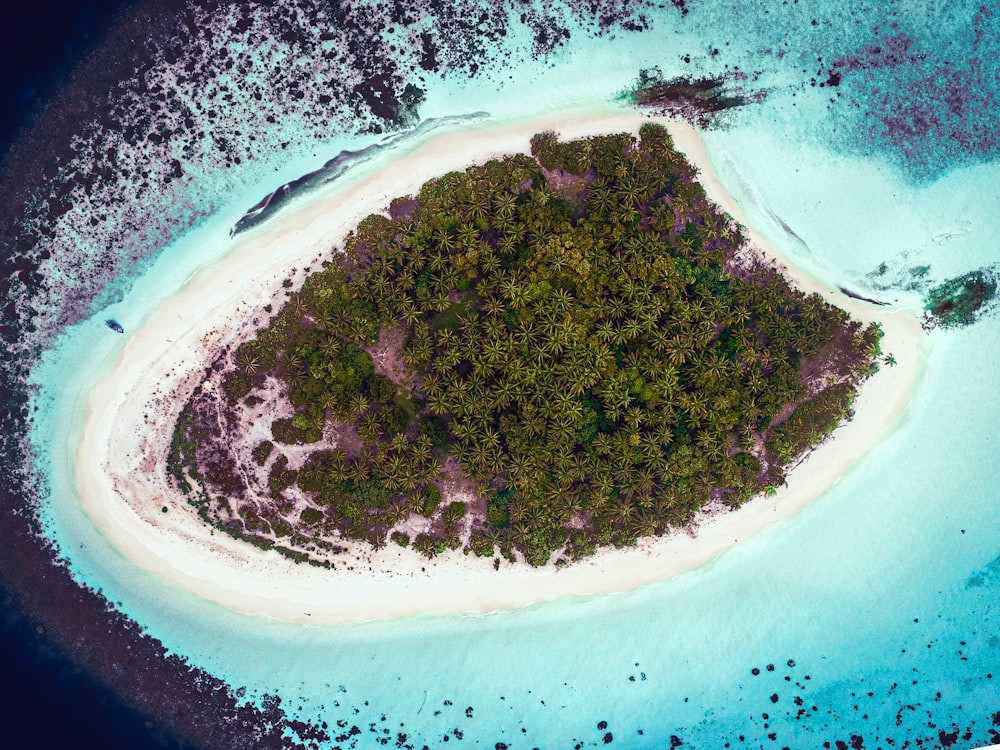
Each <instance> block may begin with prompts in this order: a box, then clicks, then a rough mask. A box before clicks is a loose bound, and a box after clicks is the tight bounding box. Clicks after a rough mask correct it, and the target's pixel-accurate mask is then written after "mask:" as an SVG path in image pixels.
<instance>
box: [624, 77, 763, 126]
mask: <svg viewBox="0 0 1000 750" xmlns="http://www.w3.org/2000/svg"><path fill="white" fill-rule="evenodd" d="M734 77H735V76H733V75H729V76H723V77H701V78H695V77H676V78H669V79H668V78H665V77H664V75H663V72H662V71H661V70H660V69H659V68H650V69H643V70H641V71H640V72H639V78H638V80H637V81H636V83H635V85H634V87H633V88H632V89H631V90H630V91H627V92H626V93H625V94H624V96H625V97H627V98H630V99H631V100H632V101H633V102H634V103H635V104H636V105H637V106H638V107H639V108H641V109H645V110H649V111H651V112H656V113H657V114H662V115H670V116H672V117H679V118H682V119H684V120H687V121H688V122H690V123H692V124H694V125H697V126H699V127H702V128H707V127H709V126H711V125H713V124H714V123H715V122H716V119H717V117H718V115H719V113H720V112H724V111H725V110H728V109H732V108H734V107H743V106H746V105H747V104H750V103H752V102H754V101H761V100H762V99H763V97H764V94H763V93H757V94H753V95H750V94H747V93H744V92H743V91H742V89H741V88H740V87H738V86H734V85H733V78H734Z"/></svg>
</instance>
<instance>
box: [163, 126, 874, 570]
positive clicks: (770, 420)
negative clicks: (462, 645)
mask: <svg viewBox="0 0 1000 750" xmlns="http://www.w3.org/2000/svg"><path fill="white" fill-rule="evenodd" d="M531 146H532V154H531V156H528V155H525V154H520V155H513V156H508V157H505V158H503V159H496V160H492V161H490V162H488V163H486V164H485V165H482V166H477V167H471V168H469V169H468V170H466V171H465V172H461V173H459V172H453V173H449V174H447V175H444V176H443V177H440V178H437V179H433V180H431V181H429V182H427V183H426V184H425V185H424V186H423V188H422V189H421V190H420V191H419V193H417V194H416V195H415V196H412V197H402V198H398V199H396V200H394V201H393V202H392V203H391V205H390V207H389V211H388V216H384V215H380V214H373V215H371V216H369V217H367V218H366V219H364V220H363V221H362V222H361V223H360V224H359V225H358V226H357V228H356V230H355V231H354V232H353V233H352V234H350V235H349V236H348V238H347V240H346V242H345V245H344V248H343V252H334V253H332V254H331V255H330V257H329V258H327V259H326V260H324V261H323V268H322V269H320V270H316V271H314V272H313V273H311V274H310V275H309V276H308V277H307V278H306V280H305V283H304V284H303V286H302V288H301V289H299V290H297V291H292V288H293V286H294V285H293V283H292V281H291V280H288V281H287V282H286V284H287V287H288V288H287V291H286V303H285V304H284V305H283V306H282V307H281V308H280V309H268V310H266V312H267V313H269V314H270V318H269V320H268V322H267V324H266V325H265V326H264V327H263V328H262V329H260V330H258V331H257V332H256V333H255V335H254V336H253V338H251V339H249V340H246V341H244V342H242V343H240V344H239V345H236V346H232V347H229V348H225V349H223V350H222V351H221V352H220V353H219V354H218V356H217V358H216V359H215V361H214V362H212V364H211V366H210V367H209V368H208V371H207V372H206V375H205V378H204V382H203V383H202V384H201V385H199V386H197V387H196V388H194V390H193V392H192V394H191V396H190V398H189V400H188V401H187V403H186V404H185V405H184V407H183V409H182V410H181V412H180V416H179V418H178V419H177V422H176V427H175V429H174V435H173V441H172V445H171V449H170V455H169V459H168V469H169V472H170V475H171V476H172V478H173V481H174V482H175V484H176V486H177V487H178V488H179V489H180V490H181V491H182V492H183V493H184V495H185V497H186V499H187V502H188V503H189V504H191V505H192V506H194V507H195V508H196V509H197V512H198V514H199V515H200V516H201V518H202V519H203V520H204V521H206V522H207V523H209V524H211V525H212V526H213V527H214V528H216V529H218V530H221V531H224V532H226V533H228V534H230V535H232V536H235V537H238V538H242V539H245V540H248V541H250V542H251V543H253V544H255V545H256V546H258V547H263V548H266V549H274V550H277V551H279V552H282V553H283V554H285V555H287V556H290V557H292V558H293V559H296V560H301V561H309V562H315V563H318V564H323V565H327V566H329V565H335V564H336V559H337V554H338V552H339V551H341V550H342V549H343V547H342V545H343V544H345V543H346V542H347V541H349V540H354V541H357V540H366V541H367V542H369V543H370V544H371V545H372V546H373V547H375V548H380V547H383V546H385V545H386V544H398V545H400V546H403V547H406V546H412V547H413V548H415V549H417V550H419V551H420V552H421V553H423V554H424V555H427V556H428V557H430V556H433V555H436V554H438V553H441V552H443V551H445V550H447V549H465V550H467V551H470V552H473V553H475V554H476V555H479V556H482V557H493V558H494V564H495V565H499V564H500V558H501V556H502V557H505V558H507V559H508V560H511V561H520V560H523V561H525V562H527V563H529V564H531V565H535V566H537V565H544V564H546V563H550V562H555V563H557V564H558V563H561V562H569V561H572V560H576V559H580V558H583V557H586V556H588V555H590V554H592V553H593V552H594V551H595V550H597V549H598V548H600V547H605V546H615V547H624V546H629V545H631V544H633V543H635V541H636V540H637V539H639V538H640V537H647V536H654V535H660V534H664V533H666V532H668V531H669V530H670V529H672V528H678V527H683V526H684V525H685V524H687V523H688V522H689V521H690V520H691V519H692V517H693V516H694V514H695V513H697V512H698V511H699V510H700V509H702V508H703V507H705V506H706V505H707V504H713V505H719V504H723V505H725V506H728V507H732V508H736V507H739V506H740V505H742V504H743V503H745V502H746V501H747V500H749V499H750V498H751V497H753V496H754V495H756V494H758V493H761V492H765V493H766V492H768V491H769V490H770V489H771V488H774V487H776V486H778V485H780V484H781V483H782V482H783V480H784V477H785V473H786V471H788V470H789V468H790V466H792V465H793V464H794V463H795V462H796V461H797V460H799V459H800V457H801V456H803V455H804V454H805V453H807V452H808V451H809V450H810V449H811V448H813V447H814V446H815V445H817V444H818V443H819V442H821V441H822V440H823V439H824V437H825V436H826V435H827V434H829V433H830V432H831V431H832V430H833V429H834V428H836V427H837V425H838V424H840V423H841V422H842V421H843V420H844V419H846V418H849V416H850V415H851V407H852V403H853V400H854V397H855V395H856V392H857V389H858V386H859V385H860V383H861V382H862V381H863V380H864V379H865V378H867V377H868V376H870V375H871V374H873V373H874V372H875V371H876V370H877V368H878V361H879V355H880V348H879V342H880V338H881V330H880V328H879V326H878V325H876V324H870V325H868V326H863V325H862V324H861V323H859V322H857V321H855V320H852V319H851V318H850V317H849V316H848V315H847V313H845V312H844V311H842V310H840V309H838V308H836V307H834V306H832V305H830V304H828V303H827V302H825V301H824V300H823V299H822V298H821V297H820V296H818V295H816V294H806V293H804V292H801V291H798V290H796V289H794V288H792V287H791V286H789V284H788V282H787V281H786V280H785V278H784V277H783V276H782V275H781V273H779V272H778V270H777V269H775V268H774V267H773V266H772V265H769V264H768V263H766V262H765V261H764V259H762V258H761V257H759V256H758V255H756V254H755V253H754V252H753V251H752V250H751V249H750V248H749V246H748V244H747V242H746V240H745V238H744V235H743V231H742V229H741V228H740V227H739V226H738V225H737V224H736V223H735V222H734V221H733V220H732V219H731V218H729V217H728V216H727V215H726V214H724V213H722V212H721V211H720V210H719V209H718V208H717V207H716V206H715V205H714V204H713V203H712V202H711V201H709V199H708V198H707V197H706V195H705V192H704V190H703V189H702V187H701V186H700V185H699V183H698V182H697V180H696V174H697V173H696V170H695V168H694V167H692V166H691V165H690V164H689V163H688V162H687V161H686V160H685V158H684V157H683V155H682V154H681V153H680V152H678V151H677V150H676V149H675V148H674V145H673V141H672V139H671V136H670V135H669V133H668V131H667V130H666V129H665V128H663V127H662V126H659V125H655V124H651V123H647V124H645V125H643V126H642V128H641V129H640V131H639V137H638V138H636V137H635V136H633V135H631V134H627V133H623V134H618V135H610V136H594V137H590V138H585V139H582V140H578V141H572V142H568V143H561V142H559V141H558V140H557V138H556V136H555V135H554V134H552V133H550V132H545V133H540V134H538V135H536V136H535V137H534V138H533V139H532V141H531ZM163 510H164V512H167V510H168V509H167V507H166V506H164V508H163Z"/></svg>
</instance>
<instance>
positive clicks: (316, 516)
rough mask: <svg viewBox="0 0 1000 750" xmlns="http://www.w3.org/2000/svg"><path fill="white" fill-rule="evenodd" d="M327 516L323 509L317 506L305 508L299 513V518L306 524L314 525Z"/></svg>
mask: <svg viewBox="0 0 1000 750" xmlns="http://www.w3.org/2000/svg"><path fill="white" fill-rule="evenodd" d="M324 518H325V516H324V514H323V511H321V510H318V509H316V508H305V509H304V510H303V511H302V512H301V513H300V514H299V520H300V521H302V523H304V524H308V525H309V526H314V525H315V524H317V523H319V522H320V521H322V520H323V519H324Z"/></svg>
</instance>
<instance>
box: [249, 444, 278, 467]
mask: <svg viewBox="0 0 1000 750" xmlns="http://www.w3.org/2000/svg"><path fill="white" fill-rule="evenodd" d="M273 449H274V443H272V442H271V441H270V440H261V441H260V442H259V443H257V445H255V446H254V449H253V451H252V452H251V453H250V456H251V458H253V461H254V463H255V464H257V465H258V466H263V465H264V464H265V463H267V457H268V456H270V455H271V451H272V450H273Z"/></svg>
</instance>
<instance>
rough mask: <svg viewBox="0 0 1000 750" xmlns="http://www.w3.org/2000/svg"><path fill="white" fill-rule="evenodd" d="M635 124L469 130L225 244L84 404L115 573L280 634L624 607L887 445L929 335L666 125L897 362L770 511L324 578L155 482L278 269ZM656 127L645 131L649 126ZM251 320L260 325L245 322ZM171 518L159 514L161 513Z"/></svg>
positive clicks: (392, 559) (388, 560)
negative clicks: (574, 607)
mask: <svg viewBox="0 0 1000 750" xmlns="http://www.w3.org/2000/svg"><path fill="white" fill-rule="evenodd" d="M650 119H651V118H648V117H646V116H644V115H641V114H638V113H633V112H624V111H620V112H608V113H603V114H602V113H593V112H590V113H588V112H567V113H558V114H552V115H547V116H545V117H541V118H535V119H529V120H523V121H517V122H511V123H501V122H493V123H487V124H485V125H483V124H479V125H476V126H474V127H471V128H466V129H463V130H461V131H457V132H451V133H444V134H437V135H431V136H430V137H429V138H427V139H425V140H424V141H423V142H422V143H420V144H419V145H418V146H416V147H415V148H413V147H406V149H405V152H404V153H400V154H396V155H393V156H394V157H395V158H391V160H390V159H389V158H380V159H378V160H376V161H375V162H373V163H372V164H371V165H365V166H364V167H363V169H364V172H363V174H364V175H365V176H364V177H363V178H362V179H356V178H355V179H353V180H351V178H350V177H348V179H349V180H350V181H349V182H347V183H345V184H344V185H343V186H341V187H339V188H336V189H335V190H330V191H327V192H326V193H317V194H316V196H315V197H313V198H310V199H306V200H303V201H302V203H301V207H299V208H297V209H295V210H291V209H290V210H287V211H285V212H284V213H281V214H279V215H277V216H276V217H274V218H273V219H271V220H270V221H269V222H267V223H266V224H264V225H262V226H261V227H259V228H257V229H255V230H252V231H250V232H248V233H246V234H245V235H240V236H238V237H237V238H236V239H234V240H233V241H232V248H231V250H230V251H229V252H228V253H227V254H226V255H225V256H224V257H223V258H222V259H221V260H220V261H219V262H217V263H215V264H213V265H211V266H208V267H206V268H204V269H202V270H201V271H199V272H198V273H197V274H196V275H195V276H194V277H192V278H191V279H190V280H188V281H187V283H186V284H185V285H184V287H183V288H182V289H181V290H180V291H179V292H178V293H177V294H175V295H174V296H172V297H170V298H169V299H167V300H166V301H165V302H164V303H163V304H162V306H161V307H160V308H159V309H157V310H155V311H151V313H150V314H149V315H148V317H147V322H146V323H145V324H144V325H143V326H142V327H141V328H139V329H137V330H135V331H134V332H130V333H129V334H128V341H127V344H126V346H125V347H124V351H123V352H122V354H121V356H120V358H119V359H118V361H117V362H115V363H113V365H112V366H111V367H110V369H109V371H108V372H107V373H106V375H105V376H104V377H103V378H102V379H101V380H100V381H99V382H98V383H97V384H96V386H95V387H94V388H93V389H92V391H91V392H90V393H89V394H88V407H87V412H86V417H85V422H84V424H83V428H82V432H81V437H80V442H79V446H78V448H77V450H76V483H77V491H78V495H79V501H80V503H81V504H82V507H83V509H84V511H85V512H86V514H87V516H88V517H89V518H90V519H91V521H92V522H93V523H94V524H95V526H96V527H97V528H98V530H99V531H100V533H101V534H102V535H103V536H104V537H105V538H106V539H107V540H108V541H109V543H110V544H111V545H112V546H114V547H115V548H116V549H117V550H119V551H120V553H121V554H122V555H124V556H125V557H126V558H128V559H129V560H131V561H132V562H133V563H135V564H136V565H138V566H140V567H142V568H144V569H146V570H148V571H149V572H151V573H152V574H154V575H156V576H158V577H160V578H163V579H165V580H166V581H169V582H170V583H173V584H175V585H177V586H179V587H183V588H185V589H188V590H190V591H191V592H192V593H194V594H195V595H197V596H199V597H202V598H204V599H207V600H210V601H212V602H215V603H217V604H219V605H222V606H224V607H227V608H229V609H232V610H235V611H238V612H242V613H247V614H252V615H260V616H263V617H268V618H274V619H277V620H283V621H289V622H309V623H317V624H318V623H337V622H361V621H368V620H378V619H392V618H401V617H407V616H415V615H438V614H457V613H485V612H492V611H497V610H506V609H511V608H517V607H523V606H527V605H529V604H532V603H535V602H540V601H547V600H552V599H556V598H559V597H564V596H581V595H590V594H601V593H612V592H621V591H627V590H630V589H634V588H636V587H638V586H642V585H644V584H648V583H651V582H654V581H658V580H662V579H666V578H669V577H671V576H674V575H676V574H678V573H681V572H683V571H686V570H690V569H692V568H695V567H697V566H699V565H701V564H703V563H705V562H707V561H709V560H711V559H712V558H714V557H715V556H717V555H719V554H720V553H721V552H723V551H725V550H726V549H728V548H729V547H731V546H733V545H734V544H738V543H740V542H741V541H743V540H745V539H746V538H747V537H749V536H750V535H752V534H753V533H754V532H756V531H758V530H760V529H761V528H763V527H765V526H768V525H771V524H775V523H777V522H779V521H781V520H782V519H786V518H788V517H789V516H791V515H793V514H794V513H796V512H797V511H798V510H800V509H801V508H803V507H804V506H805V505H807V504H808V503H809V502H810V501H812V500H813V499H815V498H816V497H818V496H819V495H820V494H822V493H823V492H824V491H825V490H826V489H828V488H829V487H830V486H832V485H833V484H834V483H835V482H836V481H837V479H838V478H839V477H840V476H841V475H842V474H843V473H844V472H845V471H846V470H847V469H848V468H849V467H850V466H851V465H852V464H853V463H855V462H856V461H857V460H858V459H860V458H861V457H862V456H864V454H865V453H866V452H867V451H868V450H869V449H870V448H871V447H872V446H873V445H875V444H876V443H878V442H879V441H880V440H881V439H883V438H884V436H885V435H886V434H888V432H889V431H890V430H891V429H892V427H893V425H894V424H895V423H897V421H898V420H899V419H901V418H902V415H903V413H904V411H905V408H906V405H907V403H908V400H909V397H910V393H911V391H912V389H913V387H914V385H915V383H916V381H917V380H918V377H919V374H920V372H921V368H922V362H923V354H922V345H923V340H924V337H923V331H922V329H921V327H920V324H919V321H918V320H916V319H915V318H914V317H913V316H911V315H910V314H908V313H905V312H897V311H887V310H886V309H885V308H879V307H877V306H874V305H870V304H868V303H864V302H859V301H857V300H854V299H849V298H847V297H845V296H844V295H842V294H840V293H838V292H832V291H830V290H827V289H825V288H823V287H821V286H820V285H819V284H818V283H816V282H815V281H814V280H812V279H810V278H809V277H807V276H805V275H803V274H802V273H800V272H799V271H797V270H796V269H795V268H794V267H791V266H789V265H788V264H787V263H786V262H784V261H783V260H782V258H781V256H780V254H779V253H777V252H776V251H775V250H774V249H773V248H771V247H768V246H767V245H766V243H765V242H764V241H763V239H762V238H761V237H760V236H758V235H757V234H756V233H755V232H754V231H753V228H752V227H749V226H748V225H747V224H746V221H745V217H744V216H743V215H742V212H741V211H740V208H739V206H738V205H736V204H735V202H734V201H733V200H732V199H731V198H730V197H729V196H728V195H726V194H725V192H724V191H723V190H722V188H721V186H720V184H719V182H718V181H717V180H716V179H715V177H714V176H713V174H712V171H711V168H710V164H709V161H708V158H707V155H706V153H705V149H704V146H703V143H702V141H701V138H700V136H699V135H698V133H697V132H696V131H695V129H694V128H693V127H691V126H689V125H687V124H683V123H677V122H670V121H665V120H660V121H662V122H664V124H666V125H667V126H668V127H669V129H670V131H671V133H672V134H673V137H674V139H675V142H676V145H677V147H678V148H679V149H680V150H681V151H683V152H684V153H686V154H687V156H688V158H689V159H691V161H693V162H694V163H695V164H696V165H697V166H698V167H699V169H700V172H701V174H700V180H701V181H702V184H703V185H704V186H705V189H706V190H707V192H708V194H709V196H710V197H711V198H712V199H713V200H715V202H716V203H718V204H719V205H720V206H721V207H722V208H723V209H724V210H725V211H727V212H728V213H729V214H730V215H732V216H733V218H735V219H736V220H737V221H739V222H740V223H742V224H744V226H747V231H748V236H749V238H750V240H751V242H752V243H753V244H754V245H755V246H756V247H757V248H758V249H760V250H763V251H764V252H766V254H767V257H768V258H773V259H775V260H776V261H777V262H778V263H779V264H780V265H781V266H782V267H783V272H784V273H785V275H786V276H787V277H788V278H789V279H790V280H791V281H792V283H793V284H794V285H796V286H798V287H799V288H801V289H803V290H805V291H810V292H812V291H815V292H818V293H820V294H822V295H823V296H824V297H825V298H826V299H827V300H829V301H830V302H832V303H833V304H835V305H837V306H839V307H841V308H844V309H846V310H848V311H849V312H850V313H851V315H852V316H854V317H855V318H857V319H859V320H862V321H866V322H868V321H876V322H878V323H880V324H881V325H882V328H883V330H884V333H885V337H884V339H883V343H882V349H883V352H885V353H887V354H891V355H892V356H893V357H894V358H895V360H896V361H897V363H898V364H897V365H896V366H894V367H889V366H883V367H882V369H881V371H880V372H879V373H877V374H876V375H875V376H874V377H872V378H871V379H870V380H869V381H867V382H866V383H865V385H864V386H863V389H862V391H861V394H860V396H859V399H858V401H857V404H856V416H855V417H854V419H853V420H852V421H851V422H850V423H848V424H847V425H844V426H842V427H841V428H839V429H838V430H837V431H836V432H835V433H834V435H833V436H832V437H831V438H830V439H828V440H827V441H826V442H825V443H824V444H823V445H821V446H820V447H819V448H817V449H816V450H815V451H813V452H812V453H811V454H810V455H809V456H808V457H807V458H806V459H805V460H804V461H803V462H802V463H801V464H800V465H799V466H798V467H797V468H796V469H795V470H794V471H793V472H792V473H791V474H790V475H789V477H788V480H787V484H786V485H785V486H783V487H781V488H780V489H779V490H778V492H777V494H775V495H773V496H769V497H758V498H755V499H754V500H752V501H751V502H749V503H747V504H746V505H744V506H743V507H742V508H740V509H739V510H737V511H734V512H730V513H719V514H714V515H712V516H711V517H710V518H708V517H703V518H701V519H700V520H699V522H698V524H697V528H696V530H694V529H692V530H690V531H688V532H685V531H680V532H678V533H675V534H674V535H672V536H670V537H667V538H661V539H645V540H642V541H641V542H640V543H639V545H638V546H637V547H635V548H632V549H626V550H606V551H602V552H600V553H599V554H597V555H596V556H594V557H593V558H590V559H588V560H585V561H582V562H579V563H575V564H573V565H569V566H565V567H561V568H556V567H545V568H537V569H536V568H530V567H527V566H525V565H512V564H509V563H507V562H504V563H503V564H502V565H501V567H500V568H499V570H494V568H493V565H492V563H491V560H489V559H481V558H476V557H475V556H473V555H471V554H469V555H468V556H466V555H464V554H462V553H461V552H452V553H448V554H445V555H441V556H439V557H437V558H435V559H433V560H427V559H426V558H424V557H422V556H421V555H419V554H418V553H416V552H413V551H412V550H404V549H401V548H398V547H397V546H396V545H389V547H387V548H385V549H383V550H380V551H378V552H373V551H371V550H370V549H369V548H367V546H365V547H363V548H362V547H360V546H359V547H357V548H356V549H354V550H353V551H352V552H350V553H348V554H347V555H345V556H344V561H343V562H338V564H337V567H336V569H334V570H324V569H321V568H317V567H314V566H309V565H304V564H295V563H294V562H292V561H291V560H289V559H287V558H285V557H282V556H280V555H279V554H277V553H274V552H263V551H261V550H258V549H256V548H254V547H252V546H250V545H248V544H245V543H243V542H239V541H236V540H234V539H232V538H230V537H228V536H226V535H224V534H222V533H219V532H215V531H214V530H213V529H211V528H210V527H208V526H206V525H205V524H203V523H202V521H201V520H200V519H199V518H198V517H197V515H196V514H195V513H194V512H193V511H192V510H190V509H189V508H188V506H187V505H186V503H185V501H184V499H183V498H181V497H178V496H177V493H176V492H175V491H174V490H173V489H172V488H171V487H170V484H169V482H168V481H167V478H166V477H167V475H166V470H165V459H166V453H167V450H168V448H169V444H170V438H171V435H172V432H173V428H174V424H175V420H176V418H177V414H178V412H179V410H180V408H181V406H182V405H183V402H184V401H185V400H186V399H187V397H188V396H189V394H190V392H191V390H192V389H193V388H194V387H195V385H197V383H198V382H199V381H200V380H201V379H202V378H203V374H204V369H205V367H206V365H207V364H208V362H209V361H210V360H211V359H212V356H213V352H215V351H218V348H219V347H221V346H223V345H225V344H227V343H229V342H232V341H233V340H239V339H241V338H245V337H248V336H249V335H250V334H251V333H252V330H253V329H254V328H256V327H257V326H259V325H261V324H263V322H264V318H263V313H262V312H261V309H262V307H263V306H264V305H265V304H267V303H268V302H270V301H271V299H272V297H273V296H274V295H275V294H276V293H278V292H280V291H281V289H282V286H281V285H282V281H283V280H284V279H285V278H287V277H288V276H289V273H290V269H292V268H296V269H299V272H298V273H299V276H298V281H301V278H302V269H304V268H306V267H308V266H310V265H312V267H314V268H315V267H316V264H317V260H318V259H319V258H320V257H322V256H323V255H325V254H327V253H328V252H329V251H330V250H331V248H334V247H338V246H339V245H340V243H341V242H342V240H343V238H344V236H345V235H346V234H347V232H348V231H349V230H350V229H352V228H353V227H354V226H355V225H356V223H357V222H358V221H359V220H360V219H361V218H363V217H364V216H366V215H368V214H369V213H372V212H375V211H383V210H384V209H386V208H387V206H388V203H389V201H390V200H391V199H392V198H394V197H396V196H398V195H405V194H409V193H414V192H416V191H417V190H418V189H419V187H420V186H421V184H423V182H425V181H426V180H428V179H430V178H432V177H435V176H438V175H440V174H443V173H445V172H447V171H451V170H460V169H464V168H465V167H467V166H469V165H471V164H474V163H482V162H484V161H486V160H488V159H489V158H493V157H499V156H502V155H504V154H509V153H514V152H518V151H521V152H526V151H528V149H529V140H530V138H531V136H532V135H534V134H535V133H537V132H540V131H543V130H554V131H556V132H557V133H559V134H560V135H561V136H562V137H563V138H573V137H580V136H585V135H593V134H599V133H610V132H620V131H624V130H628V131H632V132H637V131H638V129H639V127H640V125H642V123H644V122H646V121H649V120H650ZM652 119H656V118H652ZM255 316H256V317H255ZM164 507H167V508H168V510H167V512H163V511H162V508H164Z"/></svg>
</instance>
